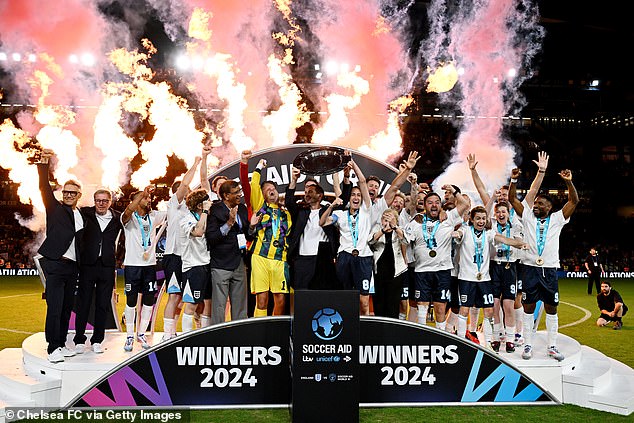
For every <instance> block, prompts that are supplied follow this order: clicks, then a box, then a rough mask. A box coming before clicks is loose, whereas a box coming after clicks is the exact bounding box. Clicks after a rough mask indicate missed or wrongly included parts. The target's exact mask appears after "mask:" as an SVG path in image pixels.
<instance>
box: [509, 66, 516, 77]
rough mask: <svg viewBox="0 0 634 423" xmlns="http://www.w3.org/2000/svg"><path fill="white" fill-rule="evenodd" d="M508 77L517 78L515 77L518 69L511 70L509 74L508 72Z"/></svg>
mask: <svg viewBox="0 0 634 423" xmlns="http://www.w3.org/2000/svg"><path fill="white" fill-rule="evenodd" d="M506 75H507V76H508V77H509V78H515V76H516V75H517V69H515V68H511V69H509V70H508V72H506Z"/></svg>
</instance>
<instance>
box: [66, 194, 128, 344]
mask: <svg viewBox="0 0 634 423" xmlns="http://www.w3.org/2000/svg"><path fill="white" fill-rule="evenodd" d="M93 199H94V200H95V205H94V206H92V207H81V208H80V211H81V214H82V217H83V218H84V223H85V227H84V233H83V237H82V244H81V245H82V247H81V253H80V257H81V266H80V267H79V290H78V304H79V307H78V311H77V320H76V325H75V326H76V327H75V338H74V339H73V340H74V342H75V352H76V353H77V354H83V353H84V352H85V350H86V339H87V338H86V335H85V332H86V323H87V321H88V313H89V312H90V305H91V304H92V298H93V295H94V297H95V318H94V324H93V326H94V330H93V333H92V336H91V337H90V345H91V347H92V350H93V352H95V353H97V354H101V353H103V348H102V347H101V344H102V342H103V340H104V337H105V332H106V316H107V315H108V313H112V307H111V306H110V299H111V298H112V292H113V289H114V284H115V279H116V273H115V266H116V255H115V251H116V246H117V241H118V239H119V236H120V234H121V231H122V230H123V225H122V224H121V213H120V212H118V211H116V210H113V209H111V208H110V206H111V205H112V193H111V192H110V191H109V190H107V189H98V190H97V191H95V193H94V194H93Z"/></svg>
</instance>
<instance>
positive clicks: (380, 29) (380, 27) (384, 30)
mask: <svg viewBox="0 0 634 423" xmlns="http://www.w3.org/2000/svg"><path fill="white" fill-rule="evenodd" d="M389 33H390V26H389V25H388V24H387V22H386V21H385V18H384V17H383V16H378V17H377V18H376V27H375V28H374V31H373V32H372V35H374V36H378V35H382V34H389Z"/></svg>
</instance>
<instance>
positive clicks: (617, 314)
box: [597, 281, 627, 330]
mask: <svg viewBox="0 0 634 423" xmlns="http://www.w3.org/2000/svg"><path fill="white" fill-rule="evenodd" d="M597 304H598V305H599V310H601V316H599V318H598V319H597V326H605V325H607V324H608V322H614V327H613V328H612V329H614V330H621V328H622V327H623V316H625V314H626V313H627V306H626V305H625V303H624V302H623V298H622V297H621V294H619V293H618V292H617V291H616V289H612V285H611V284H610V282H608V281H603V282H601V292H599V294H598V295H597Z"/></svg>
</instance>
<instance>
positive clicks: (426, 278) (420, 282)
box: [414, 269, 451, 303]
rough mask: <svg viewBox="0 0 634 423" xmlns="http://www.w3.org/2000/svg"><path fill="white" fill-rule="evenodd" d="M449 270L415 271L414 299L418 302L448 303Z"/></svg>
mask: <svg viewBox="0 0 634 423" xmlns="http://www.w3.org/2000/svg"><path fill="white" fill-rule="evenodd" d="M450 288H451V270H449V269H447V270H437V271H435V272H416V289H415V291H414V299H415V300H416V302H419V303H426V302H429V301H433V302H436V303H448V302H449V301H450V300H451V289H450Z"/></svg>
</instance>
